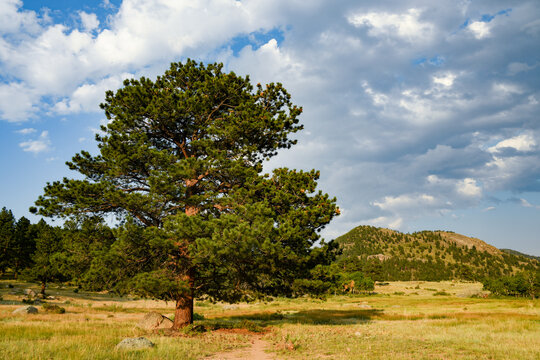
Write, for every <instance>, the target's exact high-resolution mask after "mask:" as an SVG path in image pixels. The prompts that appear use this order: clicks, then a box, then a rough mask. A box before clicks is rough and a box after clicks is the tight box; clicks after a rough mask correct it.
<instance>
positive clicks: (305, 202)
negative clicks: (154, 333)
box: [34, 60, 338, 327]
mask: <svg viewBox="0 0 540 360" xmlns="http://www.w3.org/2000/svg"><path fill="white" fill-rule="evenodd" d="M101 107H102V109H103V110H104V111H105V115H106V117H107V119H108V124H107V125H106V126H103V127H102V134H100V135H97V136H96V140H97V141H98V148H99V154H98V155H95V156H94V155H92V154H90V153H89V152H87V151H81V152H80V153H78V154H76V155H75V156H74V157H73V159H72V161H71V162H68V163H67V165H68V166H69V168H70V169H71V170H74V171H76V172H78V173H80V174H81V175H82V176H83V179H82V180H74V179H67V178H64V179H63V180H62V181H56V182H53V183H48V184H47V185H46V187H45V189H44V194H43V195H42V196H40V197H39V199H38V200H37V201H36V205H37V208H34V211H38V212H39V214H41V215H45V216H51V217H68V218H81V217H85V216H103V215H106V214H115V215H116V216H117V217H118V219H120V220H121V225H120V226H119V227H118V228H117V229H116V230H115V234H116V241H115V242H114V244H112V245H111V247H110V251H109V252H108V253H107V254H106V255H104V256H101V257H99V258H96V259H94V261H93V263H92V266H91V269H90V271H89V274H87V276H88V279H90V280H88V281H90V282H91V281H92V280H91V279H94V282H95V283H94V286H97V285H96V284H107V285H106V287H114V288H116V289H117V290H121V289H124V290H125V291H130V292H137V293H140V294H141V295H145V296H149V297H155V298H161V299H170V300H176V302H177V311H178V309H179V308H185V307H186V306H188V307H189V306H191V307H192V299H193V297H197V296H203V295H206V296H210V297H211V298H212V299H216V300H228V301H238V300H242V299H243V300H249V299H253V298H256V297H259V296H264V295H268V294H270V295H290V294H291V291H292V290H291V284H292V282H293V281H294V279H295V278H298V277H307V276H309V270H311V269H312V268H314V267H315V266H316V265H318V264H322V263H328V261H329V260H330V258H331V256H332V250H333V246H332V245H328V244H324V243H321V244H320V246H314V245H316V244H317V243H318V242H319V237H320V236H319V234H318V233H319V231H320V230H321V229H322V228H323V227H324V226H325V225H326V224H327V223H328V222H329V221H330V220H331V219H332V218H333V217H334V216H335V215H337V213H338V209H337V207H336V204H335V202H336V200H335V199H333V198H330V197H329V196H328V195H327V194H323V193H322V192H320V191H317V190H316V186H317V183H316V181H317V179H318V177H319V172H318V171H315V170H312V171H295V170H289V169H286V168H281V169H276V170H274V171H273V173H272V174H263V173H262V168H263V166H262V165H263V162H264V161H265V160H266V159H269V158H270V157H272V156H274V155H276V154H277V152H278V151H279V150H280V149H284V148H290V147H291V146H292V145H294V144H295V143H296V141H295V140H294V139H291V138H290V136H291V135H292V134H293V133H295V132H297V131H299V130H301V129H302V126H301V125H299V121H298V117H299V115H300V114H301V112H302V109H301V108H300V107H298V106H296V105H293V104H292V102H291V96H290V95H289V93H288V92H287V91H286V90H285V89H284V88H283V86H282V85H281V84H279V83H276V84H274V83H271V84H268V85H265V86H262V85H260V84H257V85H256V86H253V85H251V83H250V80H249V77H241V76H238V75H236V74H234V73H233V72H230V73H224V72H223V66H222V64H208V65H205V64H203V63H196V62H194V61H192V60H188V61H187V62H186V63H185V64H182V63H173V64H171V67H170V69H169V70H167V71H166V72H165V74H164V75H163V76H159V77H158V78H157V79H156V80H155V81H152V80H150V79H147V78H144V77H143V78H141V79H139V80H135V79H131V80H125V82H124V87H123V88H121V89H119V90H117V91H116V92H113V91H107V93H106V98H105V102H104V103H103V104H101ZM103 269H107V270H108V271H107V272H104V271H103ZM92 274H94V275H95V276H94V277H92ZM190 303H191V305H189V304H190ZM186 304H187V305H186ZM185 321H188V322H191V319H185ZM175 326H177V327H179V326H181V324H179V323H177V322H176V320H175Z"/></svg>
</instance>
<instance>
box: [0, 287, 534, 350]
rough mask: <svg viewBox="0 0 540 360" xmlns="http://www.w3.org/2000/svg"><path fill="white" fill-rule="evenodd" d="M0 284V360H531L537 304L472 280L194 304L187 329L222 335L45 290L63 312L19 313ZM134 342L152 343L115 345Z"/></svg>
mask: <svg viewBox="0 0 540 360" xmlns="http://www.w3.org/2000/svg"><path fill="white" fill-rule="evenodd" d="M8 284H12V285H13V286H14V288H7V285H8ZM0 285H1V289H0V295H1V296H2V299H3V300H2V301H1V302H0V304H1V305H0V359H204V358H214V359H215V358H219V356H220V355H223V356H225V354H227V351H230V350H234V349H238V348H244V347H249V346H251V343H252V341H253V339H257V340H258V339H261V340H262V341H264V342H265V347H264V348H265V349H266V351H267V355H268V356H269V358H275V359H383V358H384V359H388V358H392V359H540V301H539V300H534V301H533V300H530V299H513V298H503V299H491V298H487V299H485V298H482V297H481V296H480V297H471V296H472V295H482V292H481V284H477V283H452V282H393V283H390V284H389V285H386V286H377V287H376V289H375V292H376V293H377V294H375V295H355V296H332V297H329V298H328V299H327V300H326V301H322V300H315V299H277V300H275V301H273V302H268V303H263V302H260V303H254V304H238V305H226V304H219V303H218V304H212V303H209V302H198V303H197V304H196V306H195V312H196V313H197V314H200V315H203V316H204V320H199V321H197V322H196V323H197V324H202V325H205V326H206V327H207V328H213V329H217V328H221V329H219V330H212V331H207V332H205V333H203V334H194V335H189V336H186V335H182V336H178V335H174V336H171V335H167V334H164V333H150V334H147V333H144V332H143V331H142V330H138V329H135V324H136V323H137V321H138V320H140V319H141V318H142V317H143V315H144V314H145V313H146V312H149V311H152V310H153V311H158V312H160V313H162V314H165V315H171V314H172V312H173V304H172V303H168V304H166V303H165V302H163V301H151V300H138V299H128V298H118V297H111V296H109V295H107V294H96V293H86V292H82V291H81V292H79V293H74V292H73V289H72V288H65V289H60V288H55V287H52V288H50V289H49V290H48V294H49V295H53V296H54V297H55V300H48V301H47V302H48V303H52V304H57V305H60V306H62V307H64V308H65V309H66V313H65V314H48V313H46V312H45V311H43V309H42V307H41V306H36V307H37V308H38V309H39V311H40V313H39V314H37V315H24V316H21V315H13V314H12V311H13V310H14V309H16V308H18V307H20V306H21V305H22V303H21V300H22V299H23V297H24V296H23V295H21V294H20V291H21V290H22V289H25V288H28V287H31V288H33V289H35V290H36V291H37V290H38V287H37V286H36V285H33V284H22V283H14V282H7V281H2V282H1V283H0ZM248 330H250V331H248ZM136 336H146V337H147V338H149V339H150V340H151V341H152V342H154V343H155V344H156V345H157V346H156V347H154V348H153V349H150V350H143V351H132V352H125V351H117V350H115V349H114V347H115V345H116V344H117V343H118V342H120V341H121V340H122V339H123V338H126V337H136ZM216 354H217V357H216ZM212 356H214V357H212Z"/></svg>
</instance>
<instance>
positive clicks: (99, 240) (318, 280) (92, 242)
mask: <svg viewBox="0 0 540 360" xmlns="http://www.w3.org/2000/svg"><path fill="white" fill-rule="evenodd" d="M125 236H126V234H125V232H122V231H119V230H118V229H115V228H110V227H109V226H107V225H106V224H104V222H103V221H102V219H100V218H98V217H94V218H85V219H83V220H80V221H74V220H72V221H66V222H65V223H64V225H63V227H59V226H51V225H49V224H47V223H46V222H45V221H43V220H40V221H39V222H38V223H37V224H31V223H30V221H29V220H28V219H26V218H25V217H21V218H20V219H18V220H17V219H16V218H15V217H14V216H13V213H12V212H11V211H10V210H8V209H6V208H3V209H2V210H1V211H0V274H1V275H2V276H3V277H4V278H6V277H9V278H15V279H16V278H19V277H21V278H22V279H24V280H30V281H37V282H40V283H41V284H42V291H45V288H46V284H47V283H49V282H66V283H71V284H72V285H76V286H78V287H80V288H82V289H86V290H93V291H99V290H105V289H112V291H114V292H117V293H128V292H129V291H130V290H129V287H130V284H129V283H126V282H125V281H124V280H125V279H131V278H132V277H130V276H129V274H126V272H127V271H131V270H132V269H133V268H134V267H135V268H136V267H138V266H140V267H143V266H145V264H144V262H141V263H140V264H127V262H130V261H132V260H131V256H132V255H133V254H130V253H126V252H125V251H124V250H125V248H126V247H125V246H120V245H121V243H122V242H125V240H126V239H124V237H125ZM136 241H142V242H144V241H147V239H144V236H140V239H138V240H136ZM151 241H155V240H151ZM151 241H150V242H151ZM144 249H145V247H144V246H142V247H140V248H137V249H135V248H133V249H132V251H139V252H143V253H141V254H140V255H141V256H138V257H137V258H141V259H145V258H147V259H148V260H147V261H151V258H152V257H153V256H159V254H153V253H152V251H151V250H150V249H151V246H150V247H148V248H147V251H146V252H145V250H144ZM129 251H130V250H129V248H128V252H129ZM128 269H129V270H128ZM148 286H152V284H148ZM293 289H294V292H295V295H297V296H300V295H305V294H310V295H313V296H318V297H320V296H324V295H325V294H331V293H350V294H355V293H359V292H363V291H372V290H373V289H374V282H373V280H372V279H370V278H369V277H366V276H365V275H364V274H363V273H362V272H359V271H350V272H348V271H341V270H340V269H339V267H337V266H336V265H335V264H332V265H326V266H323V265H319V266H317V267H315V268H314V269H313V270H312V271H311V277H310V278H307V279H298V280H296V281H295V282H294V284H293Z"/></svg>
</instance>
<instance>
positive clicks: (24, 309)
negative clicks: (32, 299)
mask: <svg viewBox="0 0 540 360" xmlns="http://www.w3.org/2000/svg"><path fill="white" fill-rule="evenodd" d="M37 313H38V309H37V308H35V307H33V306H23V307H20V308H18V309H16V310H14V311H13V313H12V314H15V315H19V314H37Z"/></svg>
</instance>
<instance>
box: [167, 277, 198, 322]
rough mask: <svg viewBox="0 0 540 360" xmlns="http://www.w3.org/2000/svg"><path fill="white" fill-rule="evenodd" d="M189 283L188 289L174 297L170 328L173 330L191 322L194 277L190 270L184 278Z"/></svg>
mask: <svg viewBox="0 0 540 360" xmlns="http://www.w3.org/2000/svg"><path fill="white" fill-rule="evenodd" d="M184 281H186V282H187V283H188V284H189V291H188V292H187V293H184V294H182V295H180V297H179V298H178V299H176V309H175V311H174V323H173V326H172V328H173V329H174V330H178V329H181V328H183V327H185V326H188V325H190V324H193V285H194V279H193V275H192V273H191V272H190V275H188V276H186V277H185V278H184Z"/></svg>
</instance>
